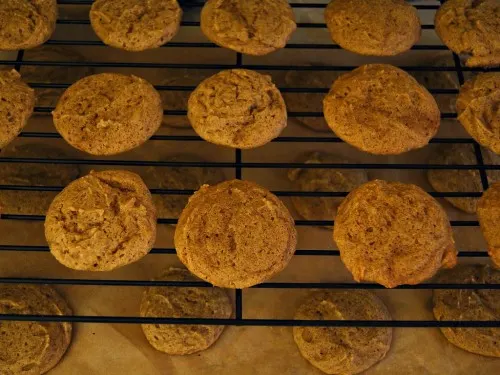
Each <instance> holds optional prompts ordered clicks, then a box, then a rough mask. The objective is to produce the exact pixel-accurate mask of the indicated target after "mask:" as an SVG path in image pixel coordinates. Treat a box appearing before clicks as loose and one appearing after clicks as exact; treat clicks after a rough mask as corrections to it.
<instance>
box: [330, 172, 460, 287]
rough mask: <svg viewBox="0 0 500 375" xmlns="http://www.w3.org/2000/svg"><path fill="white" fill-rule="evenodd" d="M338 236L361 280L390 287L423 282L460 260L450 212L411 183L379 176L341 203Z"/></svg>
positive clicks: (348, 262)
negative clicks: (390, 180)
mask: <svg viewBox="0 0 500 375" xmlns="http://www.w3.org/2000/svg"><path fill="white" fill-rule="evenodd" d="M333 237H334V240H335V242H336V243H337V246H338V248H339V250H340V257H341V259H342V261H343V262H344V264H345V266H346V267H347V268H348V269H349V271H350V272H351V273H352V275H353V277H354V279H355V280H356V281H374V282H377V283H379V284H382V285H384V286H385V287H387V288H394V287H396V286H398V285H403V284H410V285H413V284H418V283H420V282H422V281H424V280H427V279H428V278H430V277H432V276H433V275H434V274H435V273H436V271H437V270H438V269H439V268H441V267H447V268H449V267H453V266H454V265H455V264H456V261H457V251H456V249H455V243H454V241H453V237H452V231H451V226H450V222H449V221H448V216H447V215H446V212H445V211H444V210H443V208H442V207H441V206H440V205H439V204H438V203H437V201H436V200H435V199H434V198H432V197H431V196H430V195H428V194H427V193H426V192H425V191H423V190H422V189H421V188H419V187H418V186H415V185H411V184H402V183H398V182H386V181H382V180H374V181H370V182H368V183H366V184H364V185H361V186H360V187H358V188H357V189H355V190H353V191H352V192H351V193H350V194H349V195H348V196H347V198H345V199H344V201H343V202H342V204H341V205H340V207H339V210H338V213H337V218H336V220H335V226H334V228H333Z"/></svg>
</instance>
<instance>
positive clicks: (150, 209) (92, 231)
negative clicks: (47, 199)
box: [45, 171, 156, 271]
mask: <svg viewBox="0 0 500 375" xmlns="http://www.w3.org/2000/svg"><path fill="white" fill-rule="evenodd" d="M45 238H46V239H47V242H48V243H49V247H50V251H51V253H52V255H53V256H54V257H55V258H56V259H57V260H58V261H59V262H60V263H62V264H63V265H65V266H66V267H69V268H72V269H75V270H85V271H110V270H112V269H115V268H118V267H122V266H125V265H127V264H129V263H132V262H135V261H137V260H139V259H141V258H142V257H144V256H145V255H146V254H148V253H149V251H150V250H151V248H152V247H153V244H154V241H155V238H156V211H155V208H154V204H153V200H152V198H151V194H150V193H149V190H148V188H147V187H146V185H145V184H144V182H143V181H142V180H141V178H140V177H139V176H138V175H136V174H135V173H132V172H127V171H102V172H91V173H90V174H89V175H87V176H84V177H81V178H79V179H78V180H76V181H74V182H72V183H71V184H69V185H68V186H67V187H66V188H65V189H64V190H63V191H62V192H61V193H60V194H58V195H57V197H56V198H55V199H54V201H53V202H52V204H51V205H50V207H49V211H48V212H47V216H46V220H45Z"/></svg>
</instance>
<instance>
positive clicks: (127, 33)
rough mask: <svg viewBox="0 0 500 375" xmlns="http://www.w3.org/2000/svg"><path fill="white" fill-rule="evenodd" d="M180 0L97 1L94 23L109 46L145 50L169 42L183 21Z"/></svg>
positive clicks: (92, 12)
mask: <svg viewBox="0 0 500 375" xmlns="http://www.w3.org/2000/svg"><path fill="white" fill-rule="evenodd" d="M181 18H182V9H181V7H180V6H179V4H178V3H177V0H96V1H95V2H94V3H93V4H92V8H91V9H90V22H91V24H92V28H93V29H94V31H95V33H96V34H97V36H98V37H99V38H100V39H101V40H102V41H103V42H104V43H105V44H107V45H109V46H112V47H115V48H121V49H124V50H127V51H144V50H146V49H151V48H156V47H160V46H162V45H163V44H165V43H167V42H169V41H170V40H171V39H172V38H173V37H174V36H175V34H177V31H178V30H179V26H180V24H181Z"/></svg>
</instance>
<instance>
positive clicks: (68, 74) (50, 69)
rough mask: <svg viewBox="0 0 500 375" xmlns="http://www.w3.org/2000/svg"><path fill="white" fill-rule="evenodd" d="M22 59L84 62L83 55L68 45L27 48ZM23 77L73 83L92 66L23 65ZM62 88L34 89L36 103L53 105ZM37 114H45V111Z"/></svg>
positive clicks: (32, 81) (84, 75) (89, 70)
mask: <svg viewBox="0 0 500 375" xmlns="http://www.w3.org/2000/svg"><path fill="white" fill-rule="evenodd" d="M23 60H24V61H64V62H67V61H74V62H85V61H87V60H86V59H85V57H84V56H83V55H82V54H81V53H79V52H78V51H77V50H75V49H74V48H71V47H69V46H52V45H45V46H42V47H40V48H35V49H32V50H27V51H25V53H24V59H23ZM21 71H22V74H23V79H24V80H25V81H26V82H29V83H70V84H71V83H73V82H75V81H77V80H79V79H81V78H83V77H86V76H88V75H90V74H92V71H93V70H92V68H90V67H88V66H60V65H58V66H48V65H47V66H45V65H23V67H22V69H21ZM62 93H63V90H62V89H56V88H40V89H36V104H37V106H40V107H55V106H56V104H57V101H58V100H59V97H60V96H61V95H62ZM37 115H47V113H45V112H41V113H37Z"/></svg>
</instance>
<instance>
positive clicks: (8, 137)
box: [0, 70, 35, 149]
mask: <svg viewBox="0 0 500 375" xmlns="http://www.w3.org/2000/svg"><path fill="white" fill-rule="evenodd" d="M34 108H35V91H34V90H33V89H31V88H30V87H29V86H28V85H27V84H26V83H24V82H23V81H21V75H20V74H19V73H18V72H17V71H15V70H10V71H7V70H2V71H0V149H2V148H4V147H5V146H7V145H8V144H9V143H10V142H12V141H13V140H14V139H15V138H16V137H17V136H18V135H19V133H21V130H22V129H23V128H24V127H25V126H26V124H27V123H28V120H29V118H30V117H31V115H32V114H33V109H34Z"/></svg>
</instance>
